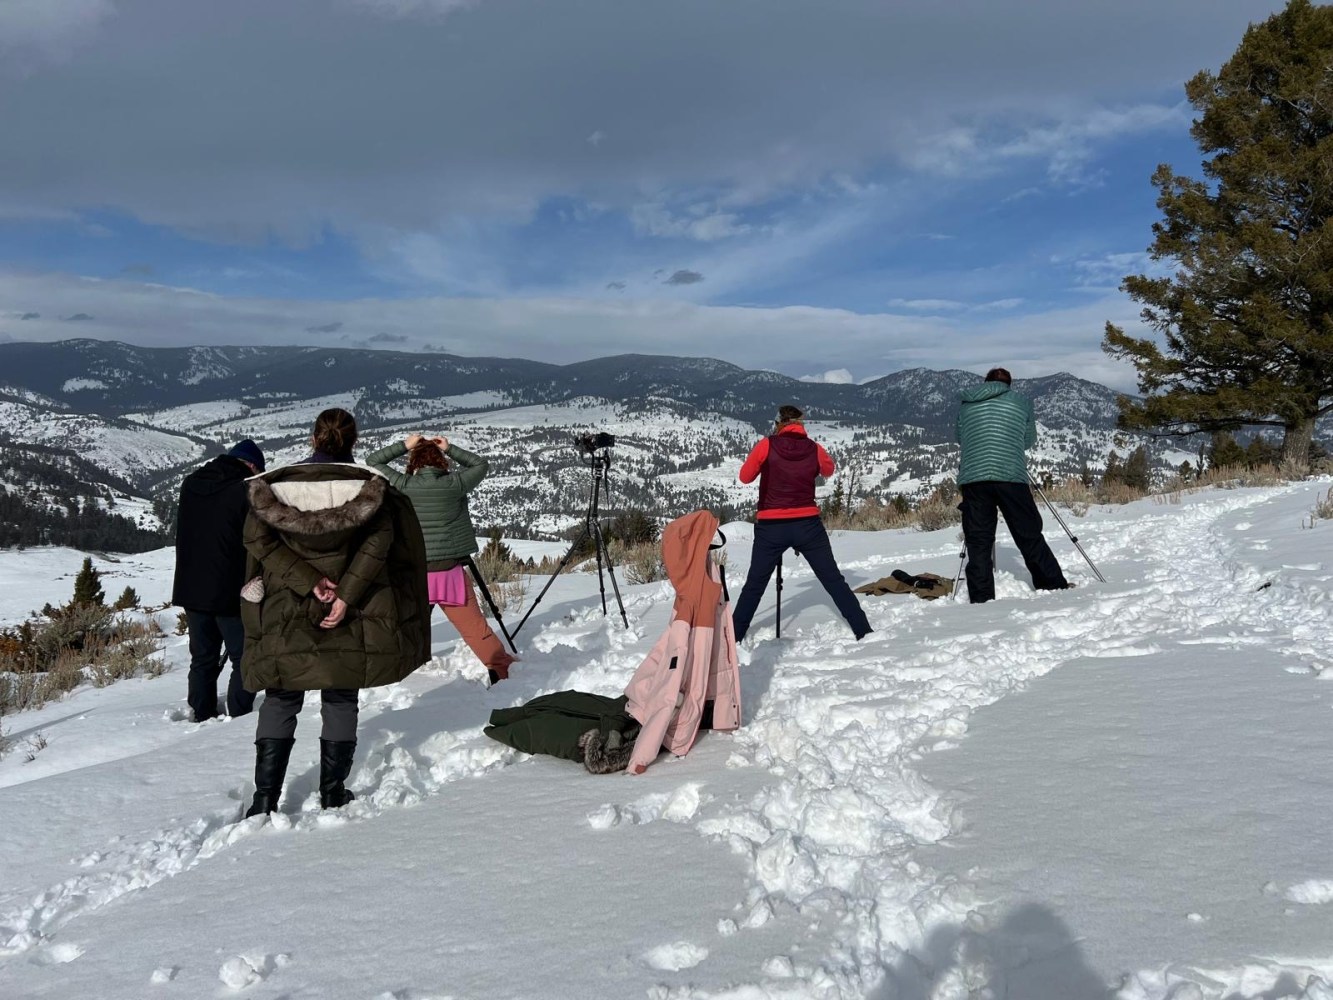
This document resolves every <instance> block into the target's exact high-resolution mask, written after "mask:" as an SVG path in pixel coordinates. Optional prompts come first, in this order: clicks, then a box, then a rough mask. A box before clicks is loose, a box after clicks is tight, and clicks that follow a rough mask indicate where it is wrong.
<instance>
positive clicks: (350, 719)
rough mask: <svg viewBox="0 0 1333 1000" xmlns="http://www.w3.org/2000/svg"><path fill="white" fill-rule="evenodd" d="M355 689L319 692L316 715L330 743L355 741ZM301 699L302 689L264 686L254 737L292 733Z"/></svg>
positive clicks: (284, 735) (269, 736) (324, 736)
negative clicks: (320, 717) (321, 719)
mask: <svg viewBox="0 0 1333 1000" xmlns="http://www.w3.org/2000/svg"><path fill="white" fill-rule="evenodd" d="M356 694H357V692H356V690H355V689H354V688H327V689H325V690H323V691H321V692H320V702H321V703H320V715H321V716H322V717H323V720H324V729H323V731H322V732H321V733H320V736H321V737H322V738H323V739H326V740H332V741H333V742H334V743H355V742H356V719H357V715H358V710H357V705H356ZM304 702H305V692H304V691H288V690H286V689H284V688H265V689H264V703H263V704H262V705H260V706H259V726H258V729H257V731H256V732H255V739H257V740H272V739H278V740H285V739H291V738H292V737H293V736H295V735H296V717H297V716H298V715H300V714H301V705H302V704H303V703H304Z"/></svg>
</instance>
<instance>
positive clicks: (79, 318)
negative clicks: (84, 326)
mask: <svg viewBox="0 0 1333 1000" xmlns="http://www.w3.org/2000/svg"><path fill="white" fill-rule="evenodd" d="M91 319H93V317H92V316H90V315H89V314H88V313H75V314H74V315H73V316H66V317H65V319H64V322H66V323H87V322H88V321H89V320H91Z"/></svg>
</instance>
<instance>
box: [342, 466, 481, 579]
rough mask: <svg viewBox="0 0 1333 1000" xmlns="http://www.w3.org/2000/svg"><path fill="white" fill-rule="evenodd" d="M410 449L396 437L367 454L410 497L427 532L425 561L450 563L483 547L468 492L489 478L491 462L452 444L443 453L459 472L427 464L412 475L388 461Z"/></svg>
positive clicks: (434, 566) (436, 565)
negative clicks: (478, 538)
mask: <svg viewBox="0 0 1333 1000" xmlns="http://www.w3.org/2000/svg"><path fill="white" fill-rule="evenodd" d="M406 454H407V445H405V444H403V442H401V441H395V442H394V443H393V444H391V445H389V446H388V447H387V448H381V449H380V450H379V451H377V452H375V453H374V454H373V455H371V456H370V457H369V458H367V459H366V464H367V465H369V466H370V467H371V468H373V469H374V470H375V471H376V472H378V473H380V474H381V475H382V476H384V477H385V478H386V479H388V480H389V483H390V485H392V486H393V487H394V488H395V489H398V490H401V491H402V492H403V493H405V494H407V498H408V499H409V500H411V501H412V507H413V508H414V509H415V510H416V512H417V520H419V521H420V522H421V531H422V534H423V535H425V538H426V561H427V567H428V568H429V569H431V570H437V569H448V568H449V566H452V565H455V564H456V563H457V562H458V561H459V560H461V559H463V557H465V556H470V555H472V553H474V552H476V551H477V550H478V548H479V546H478V545H477V533H476V529H475V528H473V527H472V515H471V514H470V513H468V508H467V495H468V494H469V493H471V492H472V491H473V490H474V489H476V488H477V484H478V483H480V482H481V481H482V480H483V479H485V478H486V472H487V470H488V469H489V468H490V463H488V462H487V461H486V459H484V458H482V457H481V456H480V455H474V454H472V452H470V451H465V450H464V449H462V448H460V447H458V445H456V444H450V445H449V450H448V451H447V452H445V454H446V455H447V456H448V458H449V460H450V461H451V462H454V463H455V464H456V465H457V466H458V471H457V472H444V471H443V470H441V469H436V468H433V467H431V466H426V467H425V468H422V469H418V470H417V471H416V472H415V473H413V474H412V475H410V476H409V475H406V474H404V473H402V472H398V471H397V470H395V469H393V468H391V467H390V466H389V463H390V462H392V461H393V460H394V459H395V458H401V457H402V456H404V455H406ZM441 564H444V565H441Z"/></svg>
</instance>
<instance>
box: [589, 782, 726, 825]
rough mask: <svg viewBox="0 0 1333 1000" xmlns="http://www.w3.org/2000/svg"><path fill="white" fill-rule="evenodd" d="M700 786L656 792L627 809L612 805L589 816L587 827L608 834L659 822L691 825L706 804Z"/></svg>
mask: <svg viewBox="0 0 1333 1000" xmlns="http://www.w3.org/2000/svg"><path fill="white" fill-rule="evenodd" d="M701 787H702V786H701V785H700V784H699V783H698V782H688V783H686V784H684V785H681V786H680V787H679V788H676V789H673V790H672V791H669V792H656V793H654V794H652V795H645V796H644V797H643V798H641V799H637V800H635V801H634V802H631V803H628V804H627V805H623V806H617V805H613V804H612V803H609V802H608V803H606V804H605V805H601V806H598V807H597V808H596V809H594V810H593V811H592V812H590V813H588V825H589V826H591V827H592V828H593V829H594V830H609V829H611V827H613V826H621V825H629V826H641V825H643V824H644V823H652V822H654V821H656V820H659V819H664V820H667V821H668V822H671V823H688V822H689V821H690V820H692V819H693V818H694V816H695V814H696V813H697V812H698V811H699V807H700V806H702V805H703V804H704V802H706V801H707V798H706V797H705V796H704V795H702V794H701V793H700V791H699V789H700V788H701Z"/></svg>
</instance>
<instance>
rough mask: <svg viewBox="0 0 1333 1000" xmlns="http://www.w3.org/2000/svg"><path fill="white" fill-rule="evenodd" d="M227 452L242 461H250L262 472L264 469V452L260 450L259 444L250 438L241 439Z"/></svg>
mask: <svg viewBox="0 0 1333 1000" xmlns="http://www.w3.org/2000/svg"><path fill="white" fill-rule="evenodd" d="M227 454H228V455H230V456H231V457H232V458H239V459H240V460H241V461H242V462H249V463H250V464H251V465H253V466H254V467H255V468H256V469H258V470H259V471H260V472H263V471H264V453H263V452H262V451H260V450H259V445H257V444H255V443H254V442H253V441H251V440H250V439H249V438H246V439H245V440H244V441H241V442H240V443H239V444H237V445H236V447H235V448H233V449H232V450H231V451H229V452H227Z"/></svg>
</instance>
